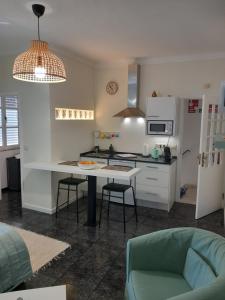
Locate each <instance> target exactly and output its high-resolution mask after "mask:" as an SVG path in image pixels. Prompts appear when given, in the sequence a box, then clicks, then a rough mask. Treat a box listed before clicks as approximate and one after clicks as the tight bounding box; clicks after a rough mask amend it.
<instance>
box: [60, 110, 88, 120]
mask: <svg viewBox="0 0 225 300" xmlns="http://www.w3.org/2000/svg"><path fill="white" fill-rule="evenodd" d="M55 119H56V120H94V111H93V110H82V109H73V108H58V107H57V108H55Z"/></svg>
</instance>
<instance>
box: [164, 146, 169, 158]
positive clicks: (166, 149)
mask: <svg viewBox="0 0 225 300" xmlns="http://www.w3.org/2000/svg"><path fill="white" fill-rule="evenodd" d="M164 159H165V162H170V161H171V151H170V147H168V146H166V147H164Z"/></svg>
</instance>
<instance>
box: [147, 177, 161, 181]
mask: <svg viewBox="0 0 225 300" xmlns="http://www.w3.org/2000/svg"><path fill="white" fill-rule="evenodd" d="M146 179H148V180H153V181H158V178H154V177H146Z"/></svg>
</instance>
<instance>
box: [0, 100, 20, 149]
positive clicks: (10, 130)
mask: <svg viewBox="0 0 225 300" xmlns="http://www.w3.org/2000/svg"><path fill="white" fill-rule="evenodd" d="M17 145H19V114H18V98H17V97H16V96H2V97H1V106H0V146H3V147H6V148H7V147H11V146H17Z"/></svg>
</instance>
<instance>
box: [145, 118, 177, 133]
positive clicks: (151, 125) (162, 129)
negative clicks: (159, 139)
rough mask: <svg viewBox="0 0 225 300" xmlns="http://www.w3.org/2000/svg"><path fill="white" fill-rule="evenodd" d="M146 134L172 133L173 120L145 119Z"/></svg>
mask: <svg viewBox="0 0 225 300" xmlns="http://www.w3.org/2000/svg"><path fill="white" fill-rule="evenodd" d="M146 134H147V135H163V136H172V135H174V121H173V120H165V121H163V120H146Z"/></svg>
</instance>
